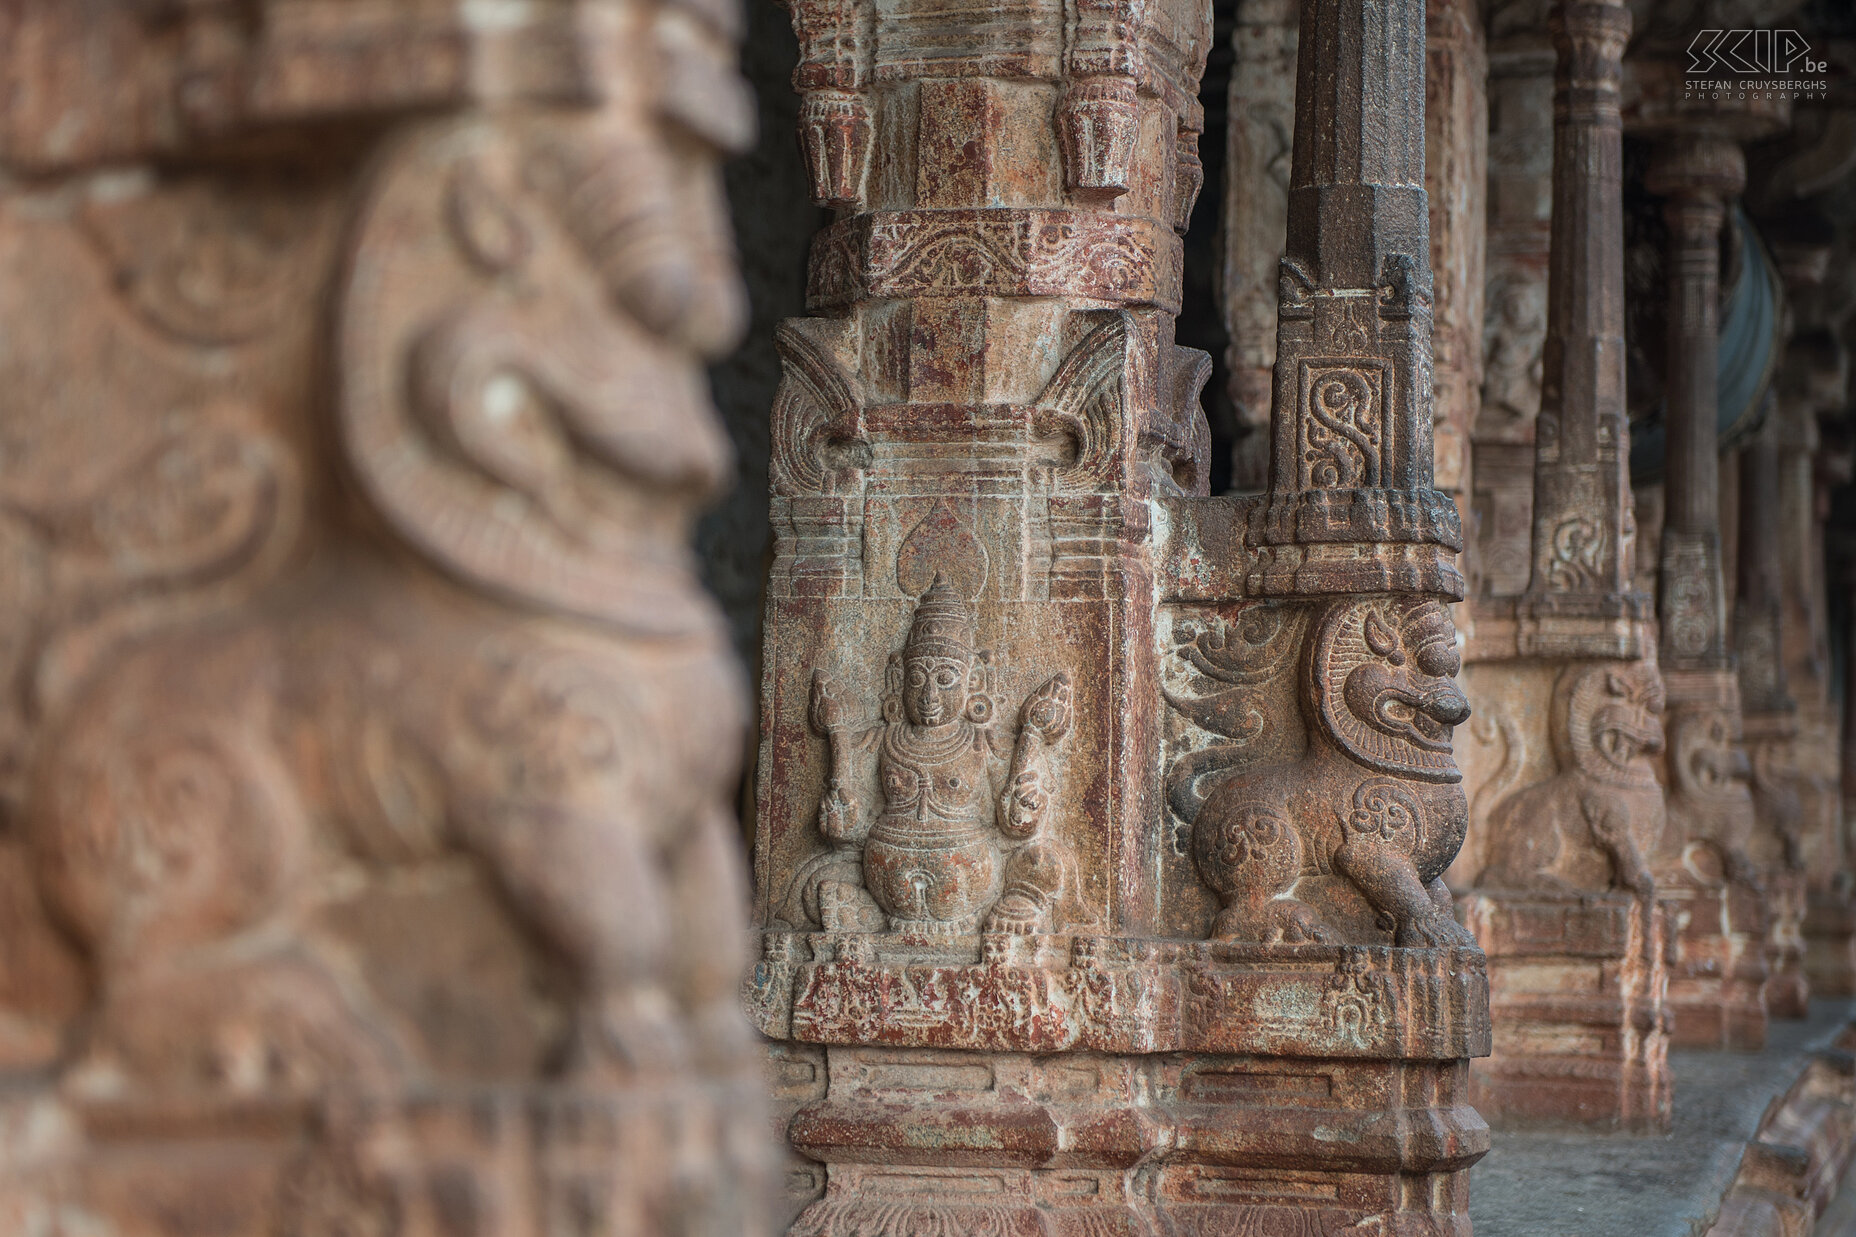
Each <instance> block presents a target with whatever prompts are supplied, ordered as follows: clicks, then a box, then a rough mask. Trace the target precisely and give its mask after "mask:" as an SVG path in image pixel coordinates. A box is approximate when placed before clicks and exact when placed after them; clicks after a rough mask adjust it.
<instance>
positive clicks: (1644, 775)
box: [1554, 663, 1663, 786]
mask: <svg viewBox="0 0 1856 1237" xmlns="http://www.w3.org/2000/svg"><path fill="white" fill-rule="evenodd" d="M1554 704H1555V719H1554V721H1555V724H1554V743H1555V744H1556V745H1557V746H1558V747H1559V749H1560V750H1559V758H1560V764H1561V766H1562V767H1572V768H1576V769H1578V770H1579V771H1580V772H1581V773H1583V774H1585V775H1586V776H1588V777H1592V778H1596V779H1598V780H1599V781H1602V782H1607V783H1611V784H1613V785H1639V786H1647V785H1650V784H1652V783H1653V782H1654V781H1655V780H1656V772H1655V770H1654V769H1653V768H1652V767H1651V765H1650V761H1649V757H1650V756H1653V755H1655V754H1656V753H1657V752H1660V751H1662V750H1663V723H1662V718H1661V716H1660V715H1661V713H1662V711H1663V680H1662V676H1661V675H1660V674H1658V673H1657V671H1656V668H1655V667H1654V666H1650V665H1646V664H1643V663H1631V664H1608V665H1599V666H1590V667H1587V668H1586V669H1583V670H1579V671H1577V672H1572V673H1568V674H1567V675H1565V676H1564V677H1563V678H1562V679H1561V680H1560V687H1559V692H1558V695H1557V697H1556V699H1555V701H1554Z"/></svg>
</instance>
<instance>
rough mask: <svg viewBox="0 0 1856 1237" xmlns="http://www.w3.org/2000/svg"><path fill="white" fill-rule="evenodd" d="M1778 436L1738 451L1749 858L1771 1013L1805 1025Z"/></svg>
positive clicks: (1770, 420) (1737, 614) (1739, 630)
mask: <svg viewBox="0 0 1856 1237" xmlns="http://www.w3.org/2000/svg"><path fill="white" fill-rule="evenodd" d="M1778 437H1779V427H1778V424H1777V422H1776V420H1775V419H1774V417H1773V416H1772V415H1770V414H1769V415H1768V417H1767V419H1766V423H1765V424H1764V425H1762V426H1761V427H1760V429H1759V431H1758V432H1757V433H1756V434H1755V435H1754V436H1753V437H1752V438H1751V439H1749V440H1748V441H1747V442H1746V443H1745V444H1744V445H1742V446H1741V448H1740V473H1739V482H1740V486H1739V490H1740V493H1739V510H1738V512H1737V515H1738V518H1739V525H1740V529H1739V533H1740V535H1739V545H1738V552H1737V554H1736V555H1735V574H1736V576H1737V578H1738V584H1739V587H1738V589H1737V590H1736V596H1735V598H1734V643H1735V647H1736V651H1737V653H1738V655H1739V662H1740V665H1739V671H1740V700H1741V704H1742V706H1743V708H1744V710H1745V726H1746V744H1747V754H1748V756H1749V758H1750V759H1749V763H1750V765H1751V769H1752V788H1753V809H1754V814H1755V821H1756V827H1755V829H1754V831H1753V836H1752V839H1751V841H1750V843H1749V846H1748V852H1749V854H1751V856H1752V859H1753V862H1754V863H1755V864H1757V865H1758V866H1759V869H1760V871H1761V873H1762V875H1763V876H1764V880H1765V885H1766V912H1767V915H1768V916H1769V918H1770V920H1771V923H1770V926H1769V928H1768V936H1767V942H1766V957H1767V964H1768V967H1769V968H1770V970H1771V976H1770V978H1768V979H1767V981H1766V1010H1767V1012H1768V1013H1769V1014H1771V1016H1773V1017H1775V1018H1804V1017H1808V1016H1809V1015H1810V1012H1811V1010H1810V998H1811V992H1810V986H1809V984H1808V983H1807V982H1806V979H1805V972H1804V932H1803V925H1804V916H1805V849H1804V815H1803V804H1802V803H1801V801H1800V797H1799V793H1798V760H1797V755H1796V752H1795V745H1796V742H1797V738H1798V715H1797V714H1798V707H1797V705H1796V704H1795V703H1794V702H1793V700H1792V697H1791V693H1790V692H1789V691H1788V690H1787V687H1786V676H1785V661H1784V626H1783V624H1784V596H1783V594H1784V557H1783V553H1784V548H1783V547H1784V541H1783V537H1782V536H1781V532H1782V530H1781V528H1780V524H1779V441H1778Z"/></svg>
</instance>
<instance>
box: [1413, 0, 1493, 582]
mask: <svg viewBox="0 0 1856 1237" xmlns="http://www.w3.org/2000/svg"><path fill="white" fill-rule="evenodd" d="M1424 47H1425V79H1424V80H1425V108H1424V187H1425V192H1426V193H1427V195H1428V196H1429V198H1430V212H1431V217H1430V229H1431V270H1432V272H1433V279H1434V281H1435V284H1436V288H1437V294H1436V299H1435V305H1434V314H1435V319H1434V322H1433V328H1434V329H1433V333H1432V339H1433V341H1434V342H1433V345H1432V350H1431V353H1432V355H1431V372H1432V375H1433V377H1432V382H1433V386H1434V392H1435V393H1434V396H1433V400H1434V402H1433V404H1432V408H1431V416H1432V419H1433V425H1434V430H1433V441H1434V443H1435V453H1436V460H1437V463H1436V480H1437V488H1438V489H1439V490H1442V491H1443V492H1444V493H1447V494H1449V495H1450V497H1451V499H1452V500H1453V501H1454V502H1455V503H1456V504H1457V506H1458V508H1459V509H1462V508H1466V507H1468V505H1469V502H1470V487H1471V462H1472V461H1471V456H1470V434H1471V431H1472V429H1473V427H1474V426H1475V423H1476V414H1477V411H1478V410H1479V409H1480V408H1481V405H1482V315H1483V305H1482V295H1483V271H1484V230H1485V227H1486V220H1487V196H1488V195H1487V185H1488V155H1489V145H1488V134H1489V100H1488V76H1489V60H1488V53H1487V50H1486V48H1485V46H1484V40H1483V30H1482V6H1481V4H1480V0H1427V3H1426V5H1425V44H1424ZM1466 549H1468V550H1469V551H1471V552H1470V553H1469V554H1468V555H1467V558H1468V559H1469V560H1470V567H1469V569H1468V570H1467V571H1466V574H1467V575H1468V576H1469V578H1470V580H1471V582H1472V589H1473V582H1474V580H1475V577H1476V574H1477V573H1476V571H1475V568H1474V553H1473V550H1474V547H1473V546H1471V547H1466Z"/></svg>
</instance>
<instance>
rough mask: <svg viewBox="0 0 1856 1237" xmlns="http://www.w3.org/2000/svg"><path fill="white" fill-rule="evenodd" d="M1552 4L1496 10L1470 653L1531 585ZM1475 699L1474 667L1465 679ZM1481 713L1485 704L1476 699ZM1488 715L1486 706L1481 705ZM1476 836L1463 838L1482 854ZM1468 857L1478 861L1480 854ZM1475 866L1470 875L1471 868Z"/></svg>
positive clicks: (1514, 0)
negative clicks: (1493, 601)
mask: <svg viewBox="0 0 1856 1237" xmlns="http://www.w3.org/2000/svg"><path fill="white" fill-rule="evenodd" d="M1550 7H1551V6H1550V5H1549V4H1547V3H1545V2H1544V0H1508V2H1507V3H1503V4H1497V5H1492V6H1491V8H1490V13H1489V48H1488V61H1489V79H1488V87H1487V94H1488V112H1489V136H1488V162H1489V174H1488V190H1487V201H1488V223H1487V237H1488V240H1487V253H1488V258H1487V282H1486V284H1485V289H1484V294H1483V348H1482V391H1481V399H1480V400H1479V402H1478V406H1477V413H1476V420H1475V422H1474V424H1473V426H1472V429H1471V439H1472V443H1473V451H1472V454H1473V460H1474V468H1473V480H1472V493H1473V495H1474V498H1473V502H1474V507H1475V516H1476V518H1475V521H1474V523H1475V528H1476V537H1477V545H1476V566H1477V580H1476V587H1475V589H1474V590H1473V592H1472V594H1471V597H1470V608H1471V609H1472V610H1473V611H1474V613H1475V616H1476V621H1475V623H1474V624H1473V625H1472V634H1471V638H1470V644H1469V648H1468V649H1467V650H1466V654H1467V660H1468V662H1469V663H1470V664H1471V665H1474V664H1475V663H1476V662H1477V661H1478V660H1479V659H1480V657H1481V652H1480V649H1479V647H1478V644H1479V639H1480V636H1481V633H1482V632H1483V629H1484V624H1485V623H1490V624H1493V626H1491V627H1490V628H1489V631H1488V634H1489V637H1490V638H1491V639H1493V640H1495V641H1496V642H1497V644H1498V645H1499V644H1501V643H1504V642H1508V643H1511V642H1512V637H1511V636H1509V635H1508V634H1507V633H1506V632H1505V631H1504V630H1503V627H1504V624H1505V623H1506V621H1507V620H1508V619H1510V618H1511V615H1508V614H1505V613H1503V611H1502V608H1501V607H1499V606H1498V607H1494V608H1493V609H1491V608H1490V607H1486V606H1484V605H1483V604H1482V602H1483V600H1484V599H1485V598H1505V597H1512V596H1514V595H1516V594H1518V593H1520V592H1521V591H1522V589H1524V588H1526V587H1527V578H1528V568H1529V553H1530V551H1529V539H1530V536H1531V530H1532V527H1533V523H1532V521H1533V515H1532V512H1533V496H1534V418H1535V416H1536V414H1538V412H1539V411H1540V366H1541V352H1542V349H1543V347H1544V346H1545V342H1546V331H1547V255H1548V248H1549V242H1550V235H1551V225H1550V220H1551V217H1552V210H1553V63H1554V52H1553V44H1552V41H1551V39H1550V38H1549V36H1548V33H1547V14H1548V10H1549V9H1550ZM1465 685H1466V689H1467V690H1468V691H1469V694H1470V699H1471V701H1472V702H1476V701H1477V699H1478V696H1477V691H1476V688H1475V684H1474V679H1473V675H1472V677H1470V678H1469V679H1466V681H1465ZM1479 712H1480V710H1479ZM1483 716H1484V717H1485V718H1486V716H1487V715H1486V714H1483ZM1477 729H1484V730H1486V726H1484V725H1483V724H1482V723H1478V725H1477V726H1476V727H1472V734H1471V736H1470V743H1469V745H1468V746H1469V747H1470V748H1471V749H1472V751H1471V753H1463V752H1459V753H1458V754H1459V756H1460V757H1464V765H1463V776H1464V779H1465V784H1466V785H1467V786H1468V787H1469V788H1470V797H1471V800H1472V802H1473V801H1474V798H1475V791H1476V788H1477V786H1478V785H1479V782H1478V773H1477V769H1476V767H1475V765H1474V762H1473V749H1474V748H1475V746H1476V743H1475V736H1474V733H1473V732H1474V731H1475V730H1477ZM1476 845H1477V843H1476V840H1475V837H1474V829H1473V827H1472V831H1471V840H1470V843H1469V845H1468V846H1467V847H1466V848H1465V857H1466V859H1472V860H1473V859H1474V855H1475V851H1476ZM1471 866H1474V864H1473V863H1472V865H1471ZM1470 875H1471V876H1473V875H1474V873H1473V872H1472V873H1471V874H1470Z"/></svg>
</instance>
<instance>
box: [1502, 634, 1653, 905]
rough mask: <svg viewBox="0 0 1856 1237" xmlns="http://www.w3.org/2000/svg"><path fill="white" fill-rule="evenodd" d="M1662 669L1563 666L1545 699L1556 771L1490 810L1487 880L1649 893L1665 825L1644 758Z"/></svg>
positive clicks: (1650, 745) (1536, 887) (1565, 889)
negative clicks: (1549, 710) (1549, 696)
mask: <svg viewBox="0 0 1856 1237" xmlns="http://www.w3.org/2000/svg"><path fill="white" fill-rule="evenodd" d="M1662 710H1663V683H1662V676H1661V675H1659V674H1658V673H1657V672H1656V670H1655V668H1654V667H1653V666H1650V665H1646V664H1644V663H1641V662H1637V663H1618V664H1612V665H1596V666H1586V667H1584V668H1580V667H1577V666H1575V667H1571V668H1569V669H1568V670H1566V671H1565V672H1563V673H1562V674H1561V676H1560V682H1559V686H1558V688H1557V690H1556V691H1555V693H1554V701H1553V746H1554V752H1555V755H1556V756H1557V757H1558V760H1559V768H1560V771H1559V772H1558V773H1557V774H1556V775H1554V776H1553V777H1551V778H1549V779H1548V780H1546V781H1544V782H1538V783H1536V784H1534V785H1532V786H1529V787H1527V788H1525V789H1523V790H1521V791H1520V792H1518V793H1517V794H1514V795H1512V796H1510V797H1509V798H1508V799H1506V800H1505V801H1503V802H1502V803H1501V805H1500V806H1499V807H1497V808H1496V810H1495V813H1494V815H1493V817H1492V822H1491V823H1492V825H1493V835H1492V840H1491V843H1490V859H1489V863H1488V866H1487V867H1486V868H1485V869H1484V870H1483V873H1482V878H1481V880H1480V881H1479V882H1478V884H1479V885H1480V886H1481V887H1483V888H1487V889H1533V890H1540V891H1551V892H1574V891H1598V890H1604V889H1627V890H1630V891H1632V892H1635V893H1638V894H1641V895H1643V896H1645V897H1649V896H1651V895H1652V894H1653V893H1655V889H1656V883H1655V880H1654V878H1653V877H1652V876H1651V873H1650V869H1649V866H1648V859H1649V856H1650V854H1651V853H1652V852H1653V850H1654V848H1655V846H1656V844H1657V842H1658V840H1659V839H1661V837H1662V835H1663V830H1664V828H1665V819H1664V809H1663V792H1662V788H1661V787H1660V786H1659V785H1658V783H1657V781H1656V769H1655V766H1654V764H1653V763H1652V762H1651V759H1650V758H1651V757H1652V756H1655V755H1656V754H1657V753H1659V752H1661V751H1662V750H1663V726H1662V721H1661V718H1660V715H1661V713H1662Z"/></svg>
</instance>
